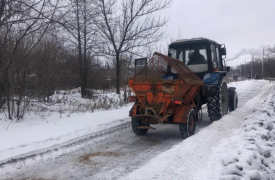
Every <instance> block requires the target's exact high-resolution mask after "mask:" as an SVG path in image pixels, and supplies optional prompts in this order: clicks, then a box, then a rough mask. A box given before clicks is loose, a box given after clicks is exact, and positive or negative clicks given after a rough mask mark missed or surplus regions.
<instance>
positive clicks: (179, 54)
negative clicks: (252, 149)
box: [169, 47, 208, 73]
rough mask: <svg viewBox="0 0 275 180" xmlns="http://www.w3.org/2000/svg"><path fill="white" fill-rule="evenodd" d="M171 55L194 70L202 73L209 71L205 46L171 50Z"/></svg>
mask: <svg viewBox="0 0 275 180" xmlns="http://www.w3.org/2000/svg"><path fill="white" fill-rule="evenodd" d="M169 53H170V56H171V57H173V58H175V59H179V60H180V61H182V62H183V63H184V64H185V65H187V66H188V67H189V69H191V70H192V71H193V72H195V73H200V72H206V71H208V63H207V50H206V48H205V47H200V48H188V49H187V48H186V49H184V50H179V49H178V50H175V49H170V50H169Z"/></svg>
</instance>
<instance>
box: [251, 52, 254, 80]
mask: <svg viewBox="0 0 275 180" xmlns="http://www.w3.org/2000/svg"><path fill="white" fill-rule="evenodd" d="M253 60H254V55H252V60H251V75H250V79H252V64H253Z"/></svg>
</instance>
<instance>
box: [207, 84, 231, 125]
mask: <svg viewBox="0 0 275 180" xmlns="http://www.w3.org/2000/svg"><path fill="white" fill-rule="evenodd" d="M224 83H225V81H224V80H222V81H221V83H220V86H218V88H217V91H216V93H215V95H214V96H212V97H208V99H207V111H208V116H209V118H210V121H211V122H213V121H217V120H219V119H221V118H222V116H223V115H225V114H227V113H225V114H223V112H222V107H221V89H222V87H223V85H224ZM225 85H226V83H225ZM226 89H227V86H226ZM227 95H228V92H227ZM227 111H228V99H227Z"/></svg>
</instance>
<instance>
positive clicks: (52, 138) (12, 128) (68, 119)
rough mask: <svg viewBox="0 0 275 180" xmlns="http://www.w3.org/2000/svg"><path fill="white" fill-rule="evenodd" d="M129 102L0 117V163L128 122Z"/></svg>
mask: <svg viewBox="0 0 275 180" xmlns="http://www.w3.org/2000/svg"><path fill="white" fill-rule="evenodd" d="M131 106H132V105H128V106H125V107H122V108H120V109H114V110H110V111H98V112H94V113H89V112H87V113H74V114H70V113H64V114H62V115H61V114H59V113H57V112H47V115H46V116H43V117H39V116H37V115H34V114H26V116H25V119H24V121H23V122H21V123H15V122H13V121H3V120H0V144H1V146H0V164H1V163H5V162H7V161H9V160H11V159H16V158H20V157H25V156H29V155H32V154H36V153H38V152H44V151H47V150H49V149H54V148H56V147H59V146H61V145H64V144H67V143H72V141H78V140H80V139H85V138H87V136H89V135H90V134H92V133H96V132H99V131H103V130H108V129H109V128H113V127H116V126H120V125H124V124H129V121H130V118H129V116H128V112H129V110H130V108H131Z"/></svg>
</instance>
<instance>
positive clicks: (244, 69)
mask: <svg viewBox="0 0 275 180" xmlns="http://www.w3.org/2000/svg"><path fill="white" fill-rule="evenodd" d="M244 77H246V60H245V64H244Z"/></svg>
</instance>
